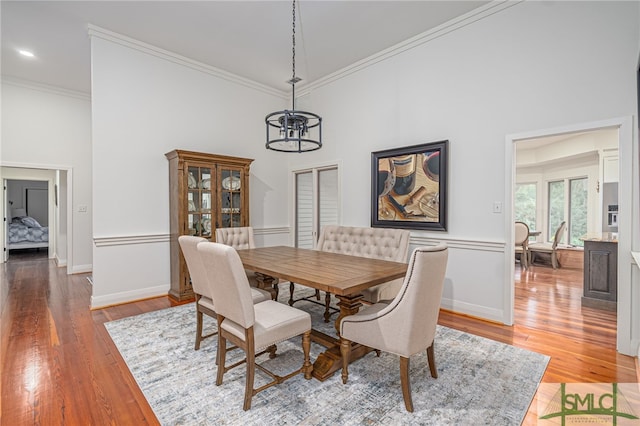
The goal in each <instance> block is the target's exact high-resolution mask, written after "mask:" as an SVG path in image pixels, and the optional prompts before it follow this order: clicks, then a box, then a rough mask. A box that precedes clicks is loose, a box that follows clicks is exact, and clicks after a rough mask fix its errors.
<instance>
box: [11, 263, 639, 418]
mask: <svg viewBox="0 0 640 426" xmlns="http://www.w3.org/2000/svg"><path fill="white" fill-rule="evenodd" d="M581 283H582V271H580V270H571V269H559V270H555V271H554V270H553V269H551V268H548V267H539V266H534V267H532V268H530V269H529V270H528V271H525V272H523V273H521V272H520V268H519V266H516V310H515V319H516V325H515V326H513V327H507V326H503V325H500V324H495V323H490V322H486V321H481V320H478V319H474V318H470V317H466V316H462V315H456V314H452V313H450V312H444V311H443V312H442V313H441V315H440V323H441V324H443V325H446V326H448V327H452V328H456V329H459V330H463V331H466V332H469V333H473V334H477V335H480V336H484V337H487V338H490V339H494V340H497V341H501V342H504V343H508V344H512V345H514V346H518V347H522V348H525V349H529V350H533V351H536V352H540V353H544V354H547V355H550V356H551V362H550V363H549V367H548V368H547V371H546V373H545V375H544V377H543V382H635V381H636V374H635V365H634V358H632V357H627V356H624V355H620V354H618V353H617V352H616V350H615V330H616V317H615V314H614V313H611V312H605V311H599V310H596V309H591V308H581V306H580V293H581ZM0 286H2V288H1V289H0V291H2V292H3V294H8V296H7V301H6V304H5V308H4V310H3V313H2V321H1V329H0V332H1V333H2V334H1V339H0V344H1V358H0V366H1V367H2V370H1V373H0V374H1V377H0V383H1V388H0V392H1V396H2V398H1V400H0V424H3V425H4V424H6V425H89V424H90V425H113V424H118V425H142V424H151V425H154V424H157V423H158V422H157V419H156V418H155V416H154V414H153V412H152V410H151V408H150V407H149V405H148V404H147V402H146V400H145V398H144V396H143V395H142V393H141V391H140V389H139V388H138V386H137V385H136V383H135V381H134V379H133V377H132V376H131V374H130V372H129V370H128V369H127V367H126V365H125V363H124V361H123V360H122V358H121V356H120V354H119V353H118V351H117V349H116V348H115V346H114V345H113V343H112V341H111V339H110V337H109V335H108V333H107V332H106V329H105V328H104V326H103V324H104V323H105V322H107V321H111V320H114V319H118V318H123V317H127V316H131V315H137V314H140V313H143V312H149V311H153V310H157V309H162V308H165V307H168V306H171V302H170V301H169V299H168V298H166V297H161V298H156V299H151V300H145V301H140V302H136V303H130V304H126V305H120V306H114V307H110V308H107V309H101V310H96V311H90V310H89V301H90V292H91V287H90V284H89V282H88V280H87V275H73V276H67V275H66V273H65V269H64V268H56V267H55V265H54V264H53V262H51V261H49V260H46V259H45V260H33V261H21V262H9V263H6V264H3V265H1V266H0ZM536 418H537V414H536V404H535V401H534V403H533V404H532V406H531V408H530V410H529V413H528V415H527V418H526V419H525V422H524V424H527V425H534V424H535V423H536Z"/></svg>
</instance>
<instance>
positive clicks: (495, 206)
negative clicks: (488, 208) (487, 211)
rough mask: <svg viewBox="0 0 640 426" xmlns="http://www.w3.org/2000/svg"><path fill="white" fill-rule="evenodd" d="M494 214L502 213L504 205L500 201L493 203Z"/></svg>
mask: <svg viewBox="0 0 640 426" xmlns="http://www.w3.org/2000/svg"><path fill="white" fill-rule="evenodd" d="M493 212H494V213H502V203H501V202H500V201H494V202H493Z"/></svg>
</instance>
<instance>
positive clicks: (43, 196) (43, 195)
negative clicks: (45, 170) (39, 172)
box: [4, 179, 54, 261]
mask: <svg viewBox="0 0 640 426" xmlns="http://www.w3.org/2000/svg"><path fill="white" fill-rule="evenodd" d="M4 182H5V184H4V188H5V191H6V194H5V200H6V204H5V208H6V211H5V217H6V218H7V220H6V228H7V229H6V230H5V238H6V242H7V244H6V248H7V250H5V261H15V260H36V259H43V258H44V259H46V258H48V257H49V239H50V236H49V233H50V230H51V229H52V227H51V222H50V216H49V182H48V181H47V180H24V179H5V181H4ZM53 254H54V253H51V255H52V256H51V257H53Z"/></svg>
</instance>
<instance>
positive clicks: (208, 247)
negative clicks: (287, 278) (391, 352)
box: [198, 242, 313, 411]
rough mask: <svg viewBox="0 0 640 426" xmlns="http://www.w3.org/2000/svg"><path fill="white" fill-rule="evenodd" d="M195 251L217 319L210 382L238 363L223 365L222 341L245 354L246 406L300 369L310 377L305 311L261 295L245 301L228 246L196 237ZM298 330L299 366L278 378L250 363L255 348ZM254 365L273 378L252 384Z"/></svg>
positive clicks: (243, 282) (241, 276)
mask: <svg viewBox="0 0 640 426" xmlns="http://www.w3.org/2000/svg"><path fill="white" fill-rule="evenodd" d="M198 252H199V253H200V256H201V258H202V260H203V262H204V263H206V264H207V265H208V266H209V267H208V268H207V269H206V271H207V278H208V281H209V287H210V288H211V290H212V292H213V302H214V304H215V306H216V313H217V319H218V333H219V334H218V354H217V357H218V358H217V361H218V372H217V375H216V385H217V386H220V385H221V384H222V379H223V377H224V373H225V372H227V371H228V370H230V369H231V368H233V367H235V366H237V365H239V363H236V364H234V365H231V366H229V367H227V366H226V352H227V349H226V346H227V345H226V341H227V340H229V341H230V342H231V343H233V344H234V345H236V346H237V347H239V348H241V349H242V350H244V351H245V354H246V382H245V393H244V405H243V409H244V410H245V411H246V410H248V409H250V408H251V399H252V398H253V396H254V395H255V394H256V393H258V392H260V391H262V390H264V389H267V388H269V387H271V386H273V385H276V384H278V383H282V382H283V381H285V380H287V379H289V378H291V377H293V376H295V375H296V374H299V373H301V372H302V373H304V377H305V379H307V380H309V379H311V373H312V371H313V365H312V364H311V361H310V360H309V350H310V347H311V316H310V315H309V314H308V313H307V312H304V311H301V310H300V309H296V308H294V307H291V306H287V305H285V304H283V303H278V302H276V301H274V300H266V301H264V302H260V303H256V304H255V305H254V304H253V303H252V300H251V292H250V289H251V288H250V287H249V281H248V279H247V276H246V274H245V273H244V268H243V266H242V261H241V260H240V256H239V255H238V253H237V252H236V250H235V249H234V248H233V247H230V246H227V245H224V244H220V243H210V242H202V243H200V244H198ZM298 335H302V350H303V352H304V361H303V364H302V367H300V369H298V370H296V371H293V372H292V373H290V374H288V375H286V376H284V377H281V376H278V375H276V374H274V373H272V372H270V371H269V370H267V369H266V368H264V367H262V366H261V365H258V364H256V362H255V356H256V351H258V350H260V349H262V348H267V347H269V346H273V345H275V344H276V343H278V342H282V341H284V340H288V339H290V338H292V337H295V336H298ZM256 367H257V368H258V369H260V370H261V371H263V372H265V373H266V374H268V375H269V376H271V377H272V378H273V380H272V381H271V382H269V383H267V384H265V385H263V386H261V387H259V388H258V389H254V388H253V384H254V375H255V369H256Z"/></svg>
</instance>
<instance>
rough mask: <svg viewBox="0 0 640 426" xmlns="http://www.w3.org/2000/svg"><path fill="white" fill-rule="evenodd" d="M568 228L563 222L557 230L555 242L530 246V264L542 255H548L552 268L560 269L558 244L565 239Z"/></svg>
mask: <svg viewBox="0 0 640 426" xmlns="http://www.w3.org/2000/svg"><path fill="white" fill-rule="evenodd" d="M566 226H567V223H566V222H565V221H562V223H561V224H560V226H558V229H556V233H555V235H554V237H553V241H551V242H546V243H531V244H529V247H528V251H529V259H528V262H529V264H532V263H533V261H534V260H535V257H536V256H537V255H538V254H540V253H542V254H544V255H548V256H549V257H550V258H551V266H552V267H553V269H558V268H559V267H560V266H561V265H560V262H559V261H558V244H560V242H561V241H562V238H563V237H564V229H565V227H566Z"/></svg>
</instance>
